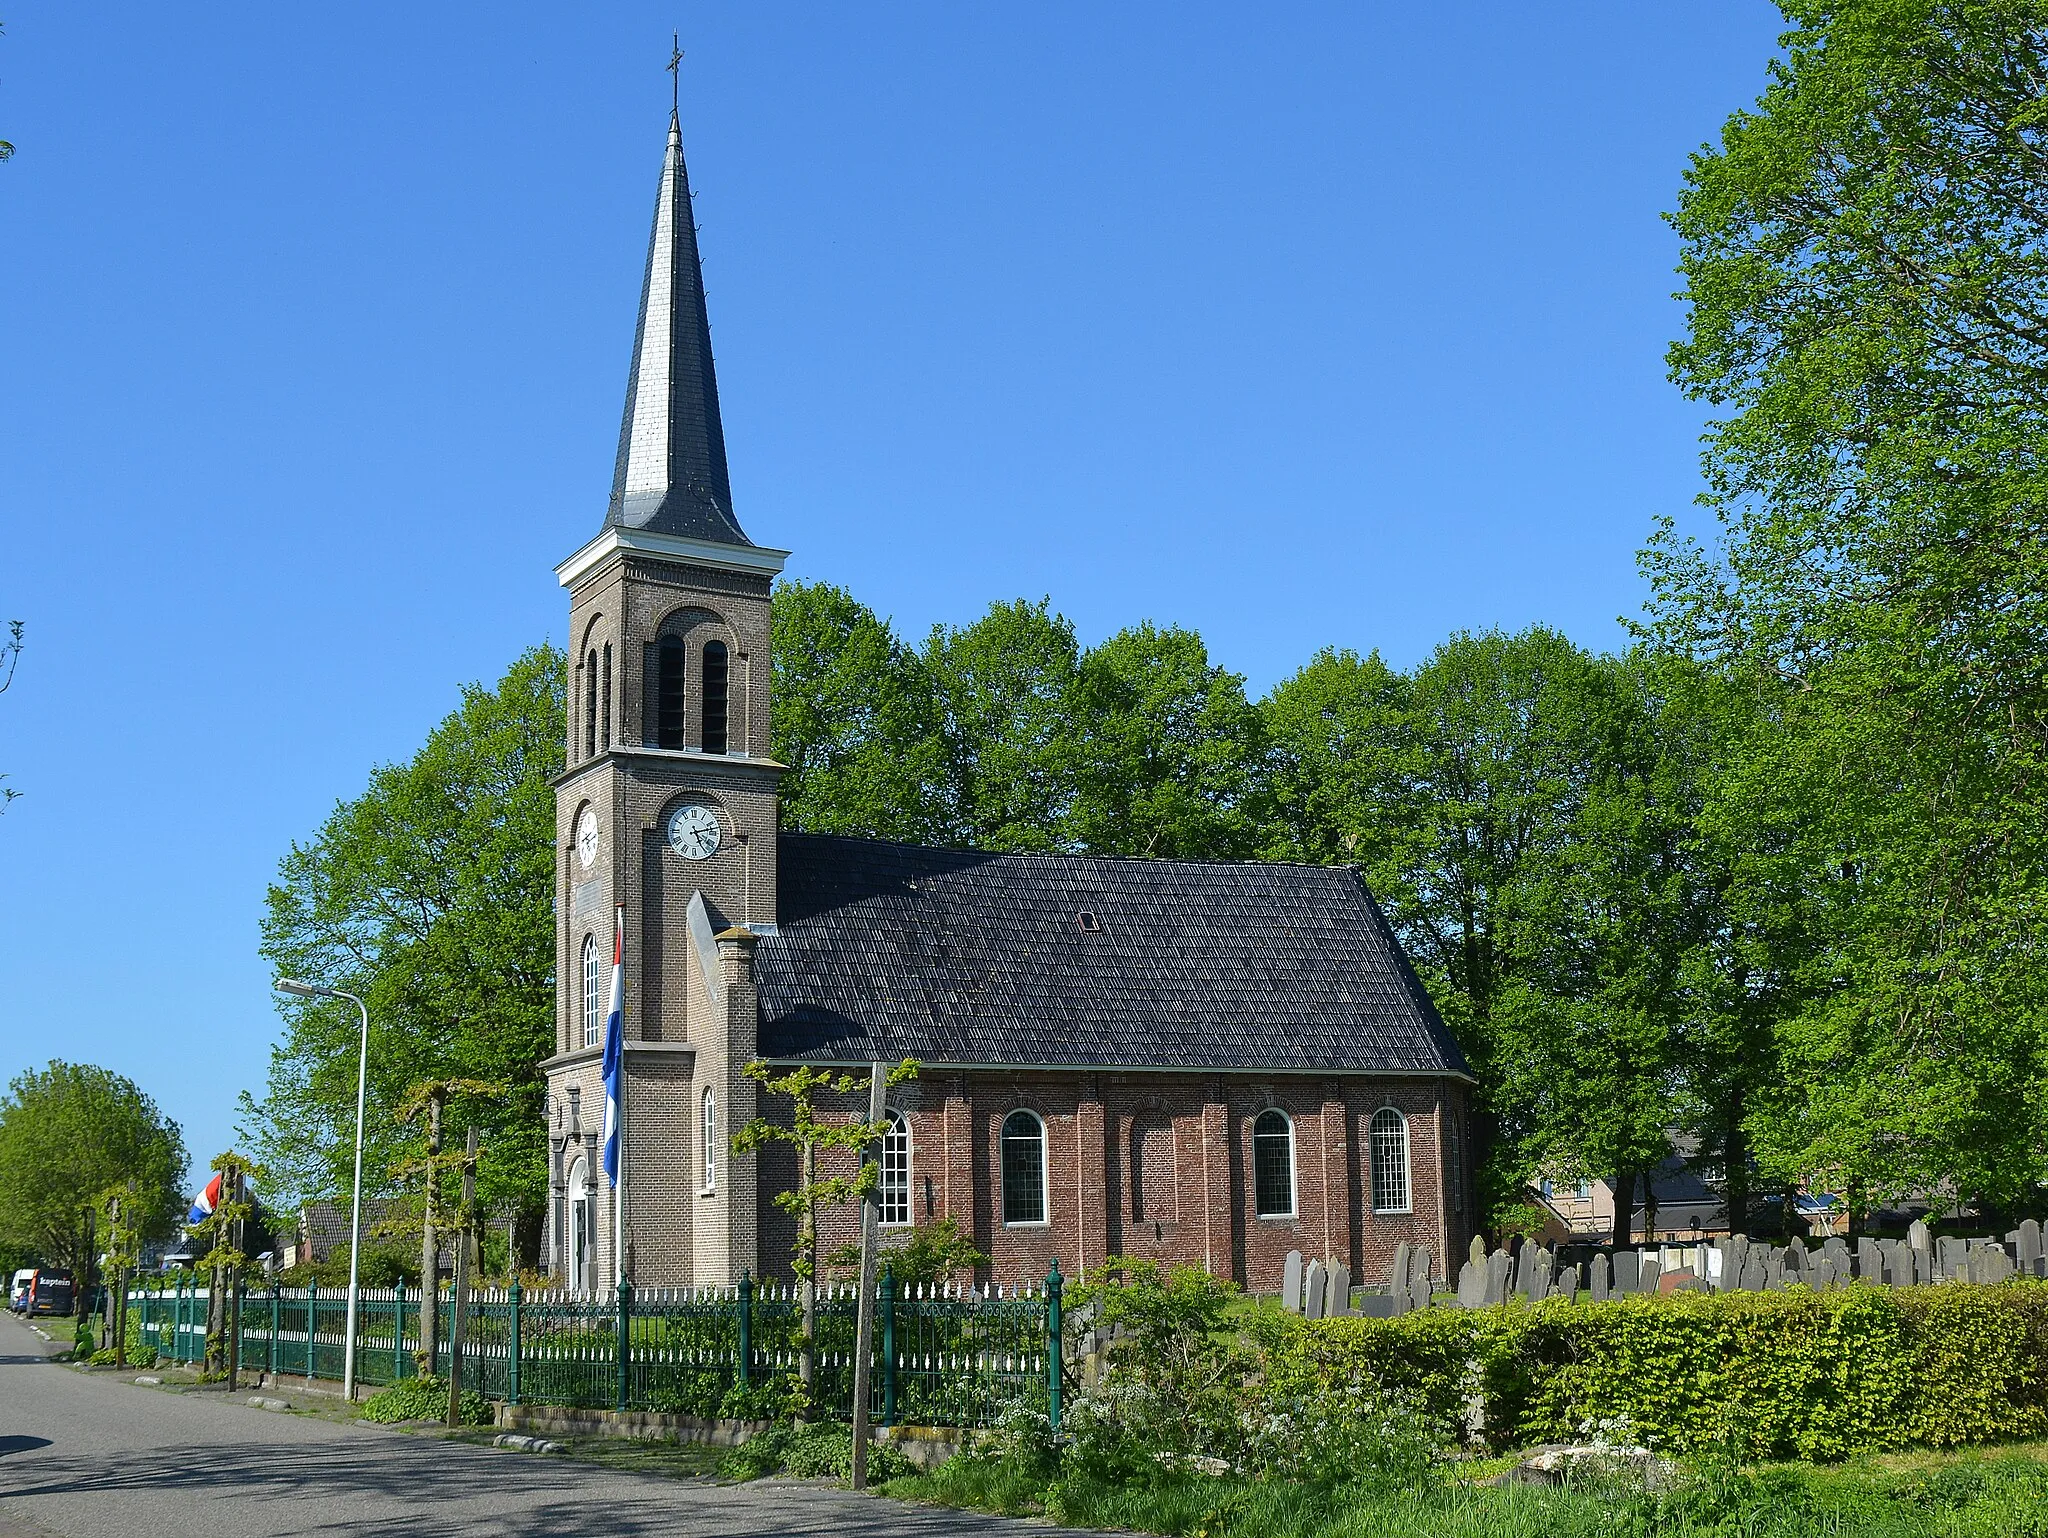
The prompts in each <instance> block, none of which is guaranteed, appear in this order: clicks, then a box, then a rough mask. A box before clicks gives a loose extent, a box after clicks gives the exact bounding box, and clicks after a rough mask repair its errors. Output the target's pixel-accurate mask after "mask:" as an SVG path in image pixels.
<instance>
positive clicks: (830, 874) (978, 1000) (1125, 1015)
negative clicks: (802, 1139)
mask: <svg viewBox="0 0 2048 1538" xmlns="http://www.w3.org/2000/svg"><path fill="white" fill-rule="evenodd" d="M777 847H778V851H779V881H778V886H777V908H778V911H777V915H776V916H777V919H778V920H779V932H777V933H775V934H772V935H764V936H763V938H762V939H761V942H760V944H759V947H758V948H757V950H756V952H755V975H756V977H757V979H758V982H759V987H760V998H761V1052H762V1054H763V1055H764V1056H766V1057H770V1058H775V1059H778V1060H790V1059H795V1058H813V1059H822V1060H826V1061H835V1062H867V1061H870V1060H875V1059H879V1060H883V1061H891V1062H893V1061H895V1060H897V1059H899V1058H905V1057H915V1058H919V1059H922V1060H924V1061H926V1062H933V1063H947V1062H950V1063H1000V1064H1063V1065H1064V1064H1074V1065H1090V1066H1100V1067H1113V1066H1118V1065H1129V1066H1142V1067H1155V1068H1184V1069H1207V1068H1267V1069H1275V1070H1295V1071H1315V1070H1329V1069H1340V1070H1341V1069H1372V1070H1379V1071H1382V1072H1389V1071H1391V1072H1412V1073H1423V1074H1434V1073H1456V1074H1463V1073H1466V1072H1467V1069H1466V1066H1465V1060H1464V1057H1463V1056H1462V1055H1461V1054H1460V1053H1459V1051H1458V1048H1457V1045H1456V1044H1455V1043H1454V1042H1453V1041H1452V1040H1451V1036H1450V1033H1449V1032H1448V1031H1447V1030H1445V1028H1444V1024H1443V1021H1442V1020H1441V1019H1439V1018H1438V1016H1437V1013H1436V1010H1435V1009H1434V1008H1433V1007H1432V1006H1431V1004H1430V1002H1429V997H1428V995H1427V994H1426V993H1425V992H1424V991H1423V988H1422V984H1421V982H1420V981H1419V980H1418V979H1417V978H1416V976H1415V972H1414V969H1413V968H1411V967H1410V966H1409V964H1408V961H1407V959H1406V958H1405V957H1404V956H1403V955H1402V954H1401V950H1400V947H1399V945H1398V944H1397V943H1396V942H1395V940H1394V936H1393V932H1392V931H1391V930H1390V929H1389V928H1388V926H1387V921H1386V919H1385V918H1384V917H1383V916H1382V915H1381V913H1380V910H1379V905H1378V904H1377V903H1375V902H1374V901H1373V899H1372V895H1371V894H1370V893H1369V892H1367V891H1366V889H1365V884H1364V883H1363V882H1362V881H1361V880H1359V878H1358V874H1357V872H1355V871H1352V870H1345V869H1329V868H1324V867H1320V866H1307V865H1221V864H1197V863H1193V862H1189V861H1181V860H1109V859H1096V858H1092V857H1089V856H1081V855H1025V854H983V853H976V852H973V851H968V850H958V849H925V848H919V847H917V846H915V845H909V844H887V843H878V842H873V841H870V840H867V839H853V838H836V837H828V836H824V835H818V834H803V833H785V834H783V835H781V839H780V842H779V844H778V846H777ZM1084 910H1085V911H1087V912H1090V913H1093V914H1095V915H1097V916H1098V920H1099V923H1100V925H1101V930H1100V932H1099V933H1093V934H1091V933H1088V932H1086V931H1084V930H1083V929H1082V927H1081V918H1080V915H1081V914H1082V912H1083V911H1084Z"/></svg>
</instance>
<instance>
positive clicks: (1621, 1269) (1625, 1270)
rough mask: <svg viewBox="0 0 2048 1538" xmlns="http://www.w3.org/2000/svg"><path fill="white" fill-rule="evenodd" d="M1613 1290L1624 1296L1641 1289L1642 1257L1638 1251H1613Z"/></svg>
mask: <svg viewBox="0 0 2048 1538" xmlns="http://www.w3.org/2000/svg"><path fill="white" fill-rule="evenodd" d="M1614 1290H1615V1291H1616V1292H1618V1293H1620V1294H1622V1295H1623V1296H1624V1297H1626V1296H1628V1295H1629V1294H1630V1293H1636V1292H1641V1291H1642V1290H1643V1257H1642V1254H1641V1253H1640V1252H1639V1251H1636V1250H1616V1251H1615V1252H1614Z"/></svg>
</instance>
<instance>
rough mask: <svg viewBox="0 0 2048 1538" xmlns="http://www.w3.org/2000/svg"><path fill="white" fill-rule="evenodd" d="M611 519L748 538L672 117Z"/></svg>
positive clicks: (695, 534)
mask: <svg viewBox="0 0 2048 1538" xmlns="http://www.w3.org/2000/svg"><path fill="white" fill-rule="evenodd" d="M604 521H605V523H606V525H607V526H617V527H622V528H628V529H647V530H650V531H652V532H654V533H658V534H682V535H688V536H689V537H690V538H692V539H709V540H716V541H718V542H719V543H721V544H728V545H746V544H751V543H752V541H751V540H749V539H748V538H747V536H746V534H745V533H744V532H743V531H742V530H741V528H740V526H739V520H738V519H736V518H735V517H734V516H733V511H732V484H731V480H730V478H729V476H728V475H727V473H726V466H725V425H724V423H723V422H722V421H721V420H720V418H719V414H718V376H717V374H716V372H715V371H714V370H713V368H712V366H711V317H710V314H709V312H708V311H707V310H706V309H705V307H704V270H703V263H702V261H701V259H700V258H699V256H698V252H697V225H696V221H695V219H694V217H693V216H692V214H691V210H690V171H689V167H687V166H686V165H685V164H684V163H683V133H682V128H681V125H680V124H679V123H678V122H677V120H676V118H675V116H674V115H673V114H671V115H670V117H669V123H668V153H667V154H666V155H665V156H663V158H662V162H661V187H660V190H659V191H658V192H657V193H656V194H655V199H654V233H653V235H652V236H650V237H649V239H648V242H647V274H646V276H645V277H644V278H643V279H642V280H641V284H640V324H639V327H638V329H637V330H635V332H634V333H633V364H632V368H631V370H630V371H629V372H628V374H627V376H626V417H625V421H624V422H623V423H622V424H621V425H620V427H619V458H618V463H617V464H616V465H615V466H614V468H613V470H612V498H611V506H610V508H609V509H608V510H607V511H606V513H605V520H604Z"/></svg>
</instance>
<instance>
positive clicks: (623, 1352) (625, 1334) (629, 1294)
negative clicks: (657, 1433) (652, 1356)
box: [618, 1282, 633, 1413]
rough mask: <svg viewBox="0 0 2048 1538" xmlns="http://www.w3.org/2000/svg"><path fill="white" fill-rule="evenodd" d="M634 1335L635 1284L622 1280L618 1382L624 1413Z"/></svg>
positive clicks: (619, 1399)
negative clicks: (629, 1360) (629, 1359)
mask: <svg viewBox="0 0 2048 1538" xmlns="http://www.w3.org/2000/svg"><path fill="white" fill-rule="evenodd" d="M632 1336H633V1284H632V1283H631V1282H620V1283H619V1347H618V1354H619V1374H618V1376H619V1384H618V1408H619V1410H620V1412H621V1413H624V1411H625V1408H626V1372H627V1360H628V1357H629V1356H630V1355H631V1353H632V1349H633V1348H632Z"/></svg>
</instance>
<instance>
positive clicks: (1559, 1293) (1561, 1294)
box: [1550, 1262, 1579, 1303]
mask: <svg viewBox="0 0 2048 1538" xmlns="http://www.w3.org/2000/svg"><path fill="white" fill-rule="evenodd" d="M1550 1295H1551V1296H1552V1297H1554V1298H1563V1299H1564V1300H1565V1302H1567V1303H1576V1302H1578V1301H1579V1268H1578V1265H1577V1263H1576V1262H1575V1263H1573V1264H1571V1265H1568V1266H1566V1267H1565V1268H1564V1269H1563V1270H1562V1271H1560V1272H1558V1273H1557V1284H1556V1285H1555V1286H1554V1287H1552V1288H1551V1290H1550Z"/></svg>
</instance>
